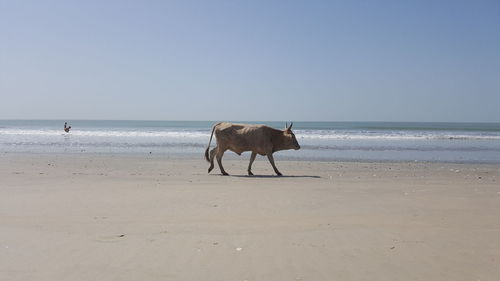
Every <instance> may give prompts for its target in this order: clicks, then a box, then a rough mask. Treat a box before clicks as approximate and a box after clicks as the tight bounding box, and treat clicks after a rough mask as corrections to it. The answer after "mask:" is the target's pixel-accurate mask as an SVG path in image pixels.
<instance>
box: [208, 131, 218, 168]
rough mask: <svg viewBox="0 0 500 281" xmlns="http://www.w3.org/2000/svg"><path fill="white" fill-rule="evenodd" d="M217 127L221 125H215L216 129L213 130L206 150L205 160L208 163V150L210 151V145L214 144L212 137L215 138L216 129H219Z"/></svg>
mask: <svg viewBox="0 0 500 281" xmlns="http://www.w3.org/2000/svg"><path fill="white" fill-rule="evenodd" d="M217 125H219V123H217V124H215V125H214V127H213V128H212V134H211V135H210V140H209V141H208V146H207V149H205V159H206V160H207V162H210V157H209V156H208V150H209V149H210V143H211V142H212V137H213V136H214V131H215V127H217Z"/></svg>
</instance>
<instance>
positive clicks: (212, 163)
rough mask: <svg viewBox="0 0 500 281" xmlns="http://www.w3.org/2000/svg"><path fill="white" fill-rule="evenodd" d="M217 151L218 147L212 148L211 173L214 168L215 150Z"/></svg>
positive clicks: (209, 169)
mask: <svg viewBox="0 0 500 281" xmlns="http://www.w3.org/2000/svg"><path fill="white" fill-rule="evenodd" d="M216 151H217V147H215V148H214V149H212V150H210V167H208V172H209V173H210V172H211V171H212V170H213V169H214V158H215V152H216Z"/></svg>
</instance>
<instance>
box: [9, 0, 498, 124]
mask: <svg viewBox="0 0 500 281" xmlns="http://www.w3.org/2000/svg"><path fill="white" fill-rule="evenodd" d="M0 97H1V99H0V119H146V120H295V121H299V120H304V121H305V120H309V121H311V120H325V121H475V122H481V121H487V122H500V1H498V0H492V1H482V0H478V1H434V0H433V1H420V0H416V1H398V0H395V1H338V2H337V1H305V0H304V1H270V0H269V1H253V0H252V1H15V0H12V1H5V0H0Z"/></svg>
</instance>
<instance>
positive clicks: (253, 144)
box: [205, 122, 300, 176]
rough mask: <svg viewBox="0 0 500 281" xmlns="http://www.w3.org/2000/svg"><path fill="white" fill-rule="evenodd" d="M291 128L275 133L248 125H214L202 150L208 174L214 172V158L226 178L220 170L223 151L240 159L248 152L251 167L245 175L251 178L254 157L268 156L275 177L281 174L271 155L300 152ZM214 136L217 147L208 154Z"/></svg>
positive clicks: (274, 130)
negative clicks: (229, 152) (236, 155)
mask: <svg viewBox="0 0 500 281" xmlns="http://www.w3.org/2000/svg"><path fill="white" fill-rule="evenodd" d="M292 125H293V123H292V124H290V127H288V126H286V129H285V130H284V131H281V130H277V129H274V128H271V127H268V126H265V125H249V124H232V123H227V122H222V123H217V124H215V126H214V127H213V128H212V134H211V135H210V141H209V142H208V147H207V149H206V150H205V159H207V161H208V162H210V167H209V168H208V172H209V173H210V171H212V169H213V168H214V156H215V158H217V163H218V164H219V168H220V171H221V173H222V174H223V175H225V176H227V175H228V174H227V173H226V171H224V167H222V156H223V155H224V152H225V151H226V150H228V149H229V150H231V151H234V152H235V153H236V154H238V155H241V153H242V152H244V151H251V152H252V156H250V164H249V165H248V175H250V176H253V173H252V163H253V161H254V160H255V157H256V156H257V154H260V155H262V156H264V155H267V158H268V159H269V162H271V165H272V166H273V169H274V172H276V174H277V175H278V176H281V175H282V174H281V173H280V172H279V171H278V168H276V165H275V164H274V158H273V153H274V152H276V151H279V150H285V149H295V150H297V149H300V145H299V143H298V142H297V139H296V138H295V135H294V134H293V132H292ZM214 132H215V138H216V139H217V146H216V147H215V148H214V149H212V150H211V151H210V156H209V153H208V150H209V149H210V143H211V142H212V137H213V135H214Z"/></svg>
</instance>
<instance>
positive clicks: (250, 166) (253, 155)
mask: <svg viewBox="0 0 500 281" xmlns="http://www.w3.org/2000/svg"><path fill="white" fill-rule="evenodd" d="M255 156H257V153H256V152H252V156H250V164H248V175H249V176H253V173H252V163H253V161H254V160H255Z"/></svg>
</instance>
